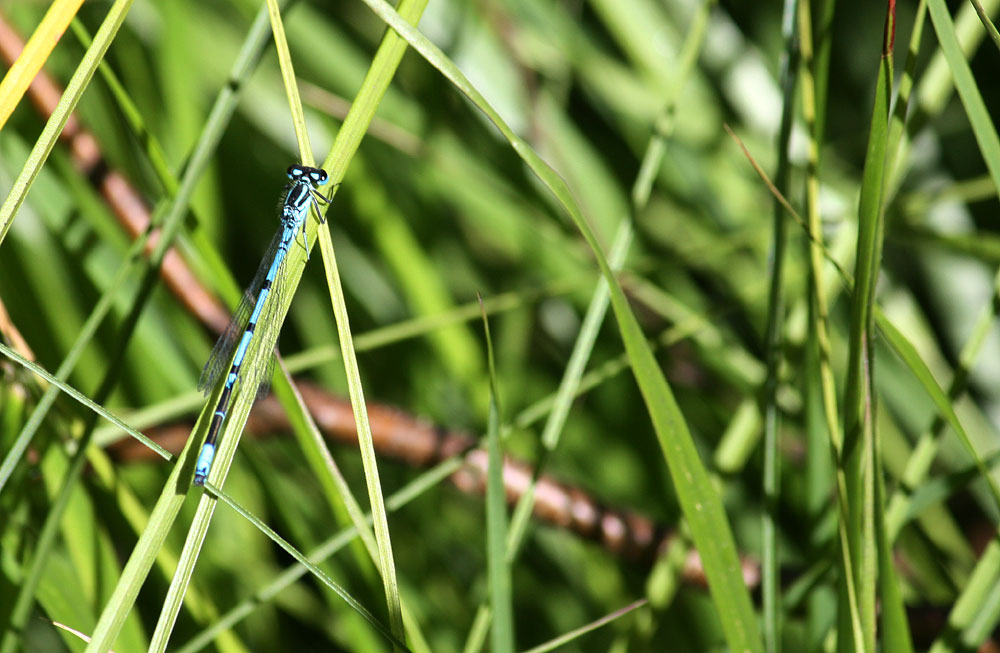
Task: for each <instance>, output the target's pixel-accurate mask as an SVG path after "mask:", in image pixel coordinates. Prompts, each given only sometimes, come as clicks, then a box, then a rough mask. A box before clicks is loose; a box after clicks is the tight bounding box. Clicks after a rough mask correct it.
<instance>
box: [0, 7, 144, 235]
mask: <svg viewBox="0 0 1000 653" xmlns="http://www.w3.org/2000/svg"><path fill="white" fill-rule="evenodd" d="M131 6H132V0H116V2H115V3H114V4H113V5H112V6H111V9H109V10H108V14H107V16H106V17H105V19H104V22H102V23H101V27H100V29H98V30H97V34H96V35H95V36H94V42H93V44H91V46H90V47H89V48H87V52H86V54H84V55H83V60H82V61H81V62H80V65H79V66H78V67H77V69H76V72H75V73H73V77H72V78H71V79H70V80H69V84H67V85H66V90H65V91H64V92H63V95H62V97H61V98H60V99H59V103H58V104H57V105H56V108H55V110H54V111H53V112H52V115H51V116H50V117H49V120H48V122H46V123H45V128H44V129H43V130H42V133H41V134H40V135H39V137H38V140H37V141H36V142H35V145H34V147H33V148H32V149H31V154H29V155H28V160H27V161H25V163H24V167H23V168H21V172H20V173H19V174H18V176H17V179H15V180H14V185H13V187H12V188H11V189H10V192H9V193H8V194H7V197H6V199H4V201H3V204H0V245H2V244H3V241H4V238H6V236H7V231H8V230H9V229H10V225H11V222H13V220H14V217H15V216H16V215H17V211H18V209H19V208H21V204H23V203H24V199H25V198H26V197H27V196H28V191H29V190H31V186H32V184H33V183H34V181H35V177H37V176H38V172H39V171H40V170H41V169H42V166H43V165H45V161H46V159H48V157H49V154H51V153H52V148H53V147H55V145H56V141H57V140H58V139H59V134H61V133H62V130H63V127H65V126H66V121H67V120H69V116H70V114H71V113H72V112H73V109H75V108H76V105H77V103H78V102H79V101H80V98H81V97H82V96H83V92H84V91H85V90H87V86H88V84H90V79H91V78H92V77H93V76H94V71H96V70H97V65H98V64H99V63H100V62H101V59H103V58H104V53H105V52H107V51H108V47H110V46H111V41H112V40H113V39H114V38H115V35H116V34H117V33H118V28H119V27H121V24H122V22H123V21H124V20H125V15H126V14H127V13H128V10H129V8H130V7H131Z"/></svg>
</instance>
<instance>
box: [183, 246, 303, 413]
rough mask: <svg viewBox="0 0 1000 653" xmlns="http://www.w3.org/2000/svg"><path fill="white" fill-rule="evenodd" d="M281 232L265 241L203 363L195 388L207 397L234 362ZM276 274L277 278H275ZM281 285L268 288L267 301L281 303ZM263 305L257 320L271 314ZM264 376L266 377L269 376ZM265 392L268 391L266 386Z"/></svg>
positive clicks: (266, 317) (243, 367) (274, 303)
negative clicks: (240, 296) (261, 255)
mask: <svg viewBox="0 0 1000 653" xmlns="http://www.w3.org/2000/svg"><path fill="white" fill-rule="evenodd" d="M281 233H282V230H281V229H278V230H277V232H275V234H274V237H273V238H271V244H270V245H268V247H267V253H266V254H265V255H264V258H263V259H261V262H260V265H259V266H258V267H257V272H256V273H255V274H254V276H253V281H251V282H250V285H249V286H247V289H246V292H244V293H243V299H241V300H240V304H239V306H237V307H236V311H235V312H234V313H233V317H232V319H231V320H229V325H228V326H227V327H226V330H225V331H223V332H222V335H221V336H219V339H218V340H217V341H216V342H215V346H214V347H213V348H212V353H211V354H210V355H209V357H208V362H207V363H205V367H204V368H203V369H202V371H201V378H200V379H199V380H198V389H199V390H201V391H202V392H204V393H205V396H206V397H207V396H208V395H210V394H211V393H212V389H213V388H214V387H215V384H216V383H218V381H219V379H221V378H222V377H223V376H224V375H225V374H226V372H227V371H228V370H229V367H230V366H231V365H232V363H233V355H234V353H235V350H236V345H237V344H238V343H239V341H240V338H241V337H242V336H243V332H244V331H246V328H247V322H249V320H250V315H251V314H252V313H253V309H254V306H255V305H256V304H257V297H258V295H260V287H261V286H262V285H263V284H264V279H266V278H267V271H268V270H269V269H270V267H271V261H273V260H274V256H275V253H276V252H277V251H278V245H280V244H281ZM282 265H284V261H282ZM279 272H280V270H279ZM278 278H280V277H278ZM278 278H276V281H277V280H278ZM281 285H282V284H280V283H274V284H272V285H271V291H270V293H268V298H267V302H268V304H269V305H271V306H277V305H279V304H280V303H281V301H280V299H281ZM264 308H265V311H264V312H263V313H262V314H261V316H260V319H259V321H258V322H264V321H265V320H266V319H268V318H269V317H270V315H268V314H269V313H270V312H271V311H270V310H268V307H266V306H265V307H264ZM265 324H266V322H265ZM248 363H250V361H247V360H244V361H243V366H242V367H241V374H240V376H243V372H245V371H246V366H247V364H248ZM267 378H268V379H269V378H270V376H268V377H267ZM264 394H267V392H266V389H265V391H264ZM260 396H262V395H260Z"/></svg>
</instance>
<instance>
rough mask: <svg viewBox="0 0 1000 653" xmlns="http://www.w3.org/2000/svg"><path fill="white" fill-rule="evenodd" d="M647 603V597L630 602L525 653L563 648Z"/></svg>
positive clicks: (545, 652) (541, 652)
mask: <svg viewBox="0 0 1000 653" xmlns="http://www.w3.org/2000/svg"><path fill="white" fill-rule="evenodd" d="M647 603H648V601H647V600H646V599H639V600H638V601H634V602H632V603H629V604H628V605H626V606H625V607H624V608H621V609H618V610H615V611H614V612H612V613H611V614H607V615H604V616H603V617H601V618H600V619H597V620H595V621H592V622H590V623H589V624H587V625H586V626H581V627H580V628H577V629H575V630H571V631H570V632H568V633H565V634H564V635H560V636H559V637H556V638H555V639H553V640H551V641H548V642H545V643H544V644H539V645H538V646H534V647H532V648H529V649H528V650H526V651H524V653H547V651H554V650H556V649H558V648H561V647H563V646H565V645H567V644H569V643H570V642H573V641H575V640H577V639H580V638H581V637H583V636H584V635H586V634H587V633H589V632H592V631H595V630H597V629H598V628H601V627H603V626H606V625H608V624H609V623H612V622H613V621H617V620H618V619H621V618H622V617H624V616H625V615H627V614H628V613H629V612H632V611H633V610H636V609H638V608H641V607H642V606H644V605H646V604H647Z"/></svg>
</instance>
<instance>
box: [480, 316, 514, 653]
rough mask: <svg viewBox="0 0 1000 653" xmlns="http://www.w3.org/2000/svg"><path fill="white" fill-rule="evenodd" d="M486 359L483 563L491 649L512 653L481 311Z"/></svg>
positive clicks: (496, 399) (494, 397) (500, 488)
mask: <svg viewBox="0 0 1000 653" xmlns="http://www.w3.org/2000/svg"><path fill="white" fill-rule="evenodd" d="M482 315H483V332H484V333H485V335H486V360H487V369H488V370H489V376H490V413H489V421H488V426H487V429H486V450H487V453H488V459H489V460H488V463H487V465H488V467H487V472H486V564H487V567H488V569H489V586H490V609H491V611H492V613H493V637H492V642H493V645H492V647H491V648H490V650H491V651H497V652H498V653H512V652H513V650H514V617H513V614H512V613H511V586H510V585H511V581H510V568H509V567H508V563H507V547H506V544H507V501H506V492H505V490H504V485H503V452H502V451H501V450H500V395H499V391H498V389H497V375H496V366H495V365H494V361H493V340H492V339H491V338H490V323H489V321H488V320H487V319H486V311H485V310H483V313H482Z"/></svg>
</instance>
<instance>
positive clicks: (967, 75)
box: [927, 0, 1000, 192]
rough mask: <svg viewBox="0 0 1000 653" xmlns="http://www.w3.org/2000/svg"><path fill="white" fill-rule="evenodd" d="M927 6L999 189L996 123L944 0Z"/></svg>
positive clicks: (999, 142) (999, 146) (999, 147)
mask: <svg viewBox="0 0 1000 653" xmlns="http://www.w3.org/2000/svg"><path fill="white" fill-rule="evenodd" d="M927 9H928V10H929V11H930V14H931V22H932V23H933V24H934V31H935V32H936V33H937V37H938V43H940V44H941V51H942V52H943V53H944V58H945V60H946V61H947V62H948V68H949V69H951V74H952V76H953V77H954V79H955V89H956V90H957V91H958V96H959V97H960V98H961V99H962V106H964V107H965V113H966V115H967V116H968V117H969V124H970V125H971V126H972V133H973V134H975V136H976V142H977V143H978V144H979V151H980V153H982V155H983V160H984V161H985V162H986V168H987V169H988V170H989V171H990V176H991V177H992V178H993V184H994V186H996V188H997V191H998V192H1000V137H998V136H997V130H996V126H995V125H994V124H993V121H992V120H990V114H989V112H988V111H987V109H986V104H985V103H984V102H983V96H982V94H981V93H980V92H979V86H978V85H977V84H976V80H975V78H974V77H973V76H972V71H971V70H970V69H969V63H968V62H967V61H966V60H965V56H964V55H963V54H962V48H961V46H960V45H959V42H958V37H957V36H956V35H955V25H954V23H953V22H952V20H951V14H949V13H948V7H947V6H945V3H944V0H927Z"/></svg>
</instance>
